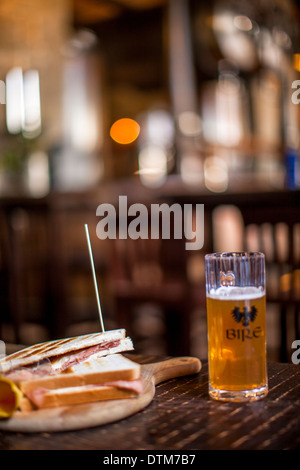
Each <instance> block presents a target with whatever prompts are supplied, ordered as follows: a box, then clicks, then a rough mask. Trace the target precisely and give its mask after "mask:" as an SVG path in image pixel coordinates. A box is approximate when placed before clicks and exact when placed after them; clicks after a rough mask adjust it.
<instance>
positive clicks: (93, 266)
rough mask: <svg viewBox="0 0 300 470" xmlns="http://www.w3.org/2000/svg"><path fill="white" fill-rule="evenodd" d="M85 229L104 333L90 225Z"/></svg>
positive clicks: (102, 327) (102, 326)
mask: <svg viewBox="0 0 300 470" xmlns="http://www.w3.org/2000/svg"><path fill="white" fill-rule="evenodd" d="M84 228H85V234H86V240H87V244H88V249H89V254H90V260H91V267H92V273H93V280H94V287H95V293H96V299H97V305H98V313H99V319H100V325H101V330H102V332H104V331H105V330H104V324H103V317H102V311H101V305H100V298H99V291H98V285H97V279H96V272H95V265H94V259H93V252H92V246H91V240H90V234H89V228H88V225H87V224H85V225H84Z"/></svg>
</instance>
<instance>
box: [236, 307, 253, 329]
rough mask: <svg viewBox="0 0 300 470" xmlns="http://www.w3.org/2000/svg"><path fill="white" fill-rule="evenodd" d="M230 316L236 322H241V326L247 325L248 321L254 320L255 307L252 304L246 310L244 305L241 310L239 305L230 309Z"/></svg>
mask: <svg viewBox="0 0 300 470" xmlns="http://www.w3.org/2000/svg"><path fill="white" fill-rule="evenodd" d="M232 316H233V318H234V319H235V321H236V322H237V323H242V325H243V326H249V325H250V322H254V320H255V318H256V317H257V309H256V308H255V306H254V305H253V306H252V307H251V309H250V310H248V308H247V307H244V308H243V311H242V312H241V310H240V308H239V307H235V309H234V310H233V311H232Z"/></svg>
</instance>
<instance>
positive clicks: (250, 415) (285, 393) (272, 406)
mask: <svg viewBox="0 0 300 470" xmlns="http://www.w3.org/2000/svg"><path fill="white" fill-rule="evenodd" d="M149 359H150V358H149ZM151 359H153V358H151ZM142 362H149V361H148V360H147V361H145V360H144V361H142ZM207 373H208V368H207V362H203V367H202V370H201V372H200V373H199V374H197V375H195V376H187V377H183V378H176V379H171V380H169V381H167V382H164V383H161V384H159V385H157V387H156V395H155V398H154V400H153V401H152V403H151V404H150V405H149V406H148V407H147V408H145V409H144V410H142V411H140V412H139V413H137V414H135V415H133V416H131V417H129V418H126V419H124V420H122V421H119V422H116V423H113V424H109V425H105V426H99V427H96V428H90V429H85V430H80V431H72V432H62V433H41V434H40V433H34V434H23V433H7V432H0V450H6V449H7V450H136V451H137V450H141V449H143V450H148V451H155V450H166V451H167V450H178V451H180V450H181V451H182V450H202V449H205V450H214V449H226V450H227V449H228V450H231V449H232V450H235V449H237V450H238V449H266V450H267V449H276V450H284V449H300V365H294V364H280V363H269V364H268V373H269V394H268V396H267V397H266V398H265V399H263V400H260V401H257V402H252V403H227V402H215V401H212V400H211V399H210V398H209V397H208V374H207Z"/></svg>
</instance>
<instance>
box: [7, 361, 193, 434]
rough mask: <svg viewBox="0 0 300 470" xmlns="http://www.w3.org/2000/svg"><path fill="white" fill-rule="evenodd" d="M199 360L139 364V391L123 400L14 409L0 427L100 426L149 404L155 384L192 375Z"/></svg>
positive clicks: (18, 429)
mask: <svg viewBox="0 0 300 470" xmlns="http://www.w3.org/2000/svg"><path fill="white" fill-rule="evenodd" d="M200 369H201V362H200V360H199V359H198V358H194V357H178V358H172V359H168V360H166V361H163V362H156V363H152V364H143V365H142V381H143V386H144V391H143V393H142V394H140V395H138V396H136V397H134V398H127V399H122V400H106V401H99V402H94V403H85V404H80V405H72V406H63V407H57V408H44V409H39V410H33V411H28V412H21V411H16V412H15V413H14V414H13V416H12V417H10V418H8V419H2V420H0V430H3V431H14V432H30V433H32V432H59V431H74V430H77V429H84V428H89V427H95V426H100V425H104V424H108V423H112V422H115V421H118V420H120V419H123V418H126V417H128V416H131V415H133V414H135V413H137V412H138V411H140V410H142V409H144V408H145V407H146V406H148V405H149V404H150V403H151V401H152V400H153V397H154V395H155V385H156V384H158V383H160V382H163V381H165V380H168V379H171V378H174V377H180V376H184V375H190V374H195V373H197V372H199V371H200Z"/></svg>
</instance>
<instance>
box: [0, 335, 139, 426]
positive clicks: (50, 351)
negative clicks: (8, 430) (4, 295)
mask: <svg viewBox="0 0 300 470" xmlns="http://www.w3.org/2000/svg"><path fill="white" fill-rule="evenodd" d="M130 350H133V344H132V341H131V339H130V338H128V337H126V336H125V330H123V329H120V330H110V331H106V332H103V333H94V334H90V335H82V336H76V337H73V338H66V339H61V340H55V341H48V342H46V343H40V344H36V345H34V346H30V347H27V348H25V349H23V350H22V351H18V352H16V353H14V354H11V355H9V356H6V357H5V358H3V359H2V360H0V416H2V417H8V416H10V415H11V414H12V413H13V411H15V410H16V409H20V410H21V411H29V410H32V409H36V408H49V407H54V406H64V405H75V404H79V403H88V402H92V401H101V400H111V399H119V398H132V397H134V396H137V395H138V394H140V393H141V392H142V382H141V366H140V365H139V364H137V363H135V362H134V361H132V360H131V359H128V358H127V357H125V356H123V355H122V354H121V353H123V352H125V351H130Z"/></svg>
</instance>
